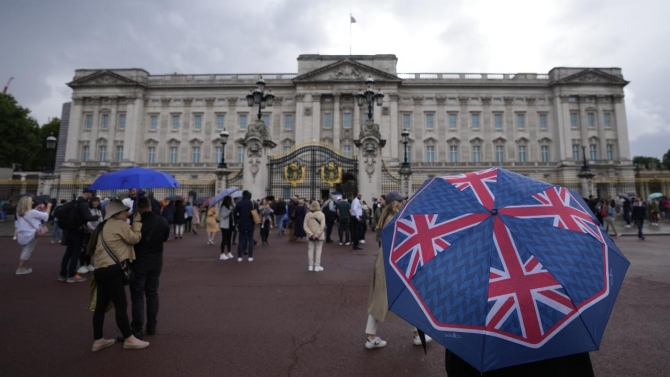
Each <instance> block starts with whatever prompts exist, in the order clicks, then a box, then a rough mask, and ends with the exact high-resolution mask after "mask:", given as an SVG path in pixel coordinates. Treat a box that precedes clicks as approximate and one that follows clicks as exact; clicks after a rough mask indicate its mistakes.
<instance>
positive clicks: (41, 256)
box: [0, 233, 670, 377]
mask: <svg viewBox="0 0 670 377" xmlns="http://www.w3.org/2000/svg"><path fill="white" fill-rule="evenodd" d="M257 238H259V237H258V236H257ZM367 240H368V244H366V245H364V248H365V250H362V251H356V252H354V251H353V250H352V249H351V247H346V246H339V245H337V244H330V245H326V247H325V248H324V255H323V261H322V265H323V266H324V267H325V271H324V272H321V273H314V272H308V271H307V256H306V255H305V254H306V250H307V245H306V244H305V243H302V244H292V243H289V242H288V241H287V238H286V237H278V236H276V235H273V236H271V239H270V245H269V246H259V247H257V248H256V255H255V257H254V262H252V263H248V262H247V261H246V260H245V261H244V262H242V263H238V262H237V261H232V260H229V261H219V260H218V259H217V258H218V246H209V245H206V244H205V243H206V238H205V236H204V235H202V234H201V235H198V236H194V235H187V236H185V238H184V239H183V240H177V241H175V240H170V241H169V242H168V243H167V245H166V252H165V264H164V268H163V275H162V277H161V287H160V291H159V292H160V300H161V301H160V304H161V308H160V314H159V324H158V334H157V335H155V336H152V337H149V338H148V340H149V341H150V342H151V346H150V347H149V348H147V349H145V350H139V351H130V350H124V349H123V348H122V346H121V345H120V344H119V345H115V346H113V347H110V348H108V349H105V350H102V351H100V352H97V353H92V352H91V350H90V348H91V343H92V341H93V329H92V313H91V312H88V311H86V310H85V309H84V308H85V306H86V304H87V302H88V288H89V287H88V283H81V284H67V283H59V282H57V281H56V278H57V275H58V269H59V264H60V258H61V256H62V253H63V251H64V248H63V247H62V246H60V245H57V244H50V243H49V241H48V239H47V238H46V237H45V238H43V239H41V240H40V242H39V243H38V246H37V248H36V250H35V253H34V254H33V258H32V260H31V262H30V265H31V266H32V268H33V269H34V273H32V274H30V275H24V276H16V275H14V271H15V269H16V264H17V262H18V255H19V246H18V245H17V244H16V243H15V242H13V241H11V238H7V237H3V238H0V329H2V331H1V332H0V334H1V335H0V339H1V340H0V376H71V375H86V374H95V375H99V376H124V377H128V376H365V377H375V376H445V375H446V373H445V371H444V349H443V347H442V346H440V345H439V344H435V343H431V344H429V346H428V353H427V355H424V353H423V350H422V349H421V347H416V346H414V345H413V344H412V342H411V335H410V329H409V326H408V325H407V324H406V323H404V322H403V321H402V320H400V319H397V318H396V319H394V320H388V321H386V322H385V323H383V324H381V325H380V328H379V335H380V336H381V337H383V338H384V339H385V340H387V341H388V346H387V347H386V348H383V349H376V350H366V349H365V348H364V346H363V345H364V342H365V335H364V330H365V321H366V316H367V313H366V303H367V296H368V289H369V283H370V278H371V273H372V266H373V264H374V258H375V256H376V253H377V248H376V247H374V245H373V243H374V236H373V234H372V233H368V234H367ZM617 243H618V244H619V245H620V247H621V248H622V250H623V252H624V254H626V255H627V256H628V258H629V260H630V261H631V263H632V265H631V268H630V270H629V273H628V275H627V277H626V280H625V283H624V285H623V288H622V290H621V293H620V295H619V299H618V301H617V304H616V306H615V309H614V312H613V314H612V316H611V319H610V323H609V325H608V327H607V330H606V332H605V335H604V338H603V341H602V344H601V349H600V351H598V352H592V353H591V358H592V360H593V364H594V368H595V371H596V375H597V376H664V375H667V373H668V372H666V371H668V370H670V290H669V289H668V285H669V284H670V237H668V236H658V237H648V238H647V241H638V240H636V239H635V238H632V237H622V238H620V239H618V240H617ZM117 334H118V330H117V328H116V324H115V322H114V316H113V314H112V313H108V314H107V316H106V318H105V335H106V336H107V337H110V336H116V335H117Z"/></svg>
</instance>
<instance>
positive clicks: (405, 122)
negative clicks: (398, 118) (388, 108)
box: [402, 114, 412, 130]
mask: <svg viewBox="0 0 670 377" xmlns="http://www.w3.org/2000/svg"><path fill="white" fill-rule="evenodd" d="M411 125H412V115H411V114H403V115H402V126H403V128H404V129H406V130H408V129H410V127H411Z"/></svg>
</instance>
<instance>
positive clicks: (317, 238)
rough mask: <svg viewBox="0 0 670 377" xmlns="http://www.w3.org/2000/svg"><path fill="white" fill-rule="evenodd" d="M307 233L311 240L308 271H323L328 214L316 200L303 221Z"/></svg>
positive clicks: (309, 243) (308, 251) (308, 247)
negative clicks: (322, 262) (322, 250)
mask: <svg viewBox="0 0 670 377" xmlns="http://www.w3.org/2000/svg"><path fill="white" fill-rule="evenodd" d="M303 228H304V229H305V234H306V235H307V239H308V240H309V242H308V246H307V261H308V262H309V267H307V271H315V272H321V271H323V267H322V266H321V249H322V248H323V241H324V240H325V239H326V233H325V231H326V216H325V215H324V214H323V212H321V206H320V205H319V202H317V201H316V200H315V201H313V202H312V204H311V205H310V206H309V213H307V215H305V221H304V223H303Z"/></svg>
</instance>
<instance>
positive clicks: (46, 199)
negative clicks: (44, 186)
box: [35, 195, 51, 204]
mask: <svg viewBox="0 0 670 377" xmlns="http://www.w3.org/2000/svg"><path fill="white" fill-rule="evenodd" d="M44 202H48V203H51V196H49V195H40V196H37V197H36V198H35V204H42V203H44Z"/></svg>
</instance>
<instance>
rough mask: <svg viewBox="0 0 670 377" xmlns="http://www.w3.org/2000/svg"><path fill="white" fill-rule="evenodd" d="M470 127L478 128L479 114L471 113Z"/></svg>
mask: <svg viewBox="0 0 670 377" xmlns="http://www.w3.org/2000/svg"><path fill="white" fill-rule="evenodd" d="M472 129H473V130H478V129H479V114H472Z"/></svg>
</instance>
